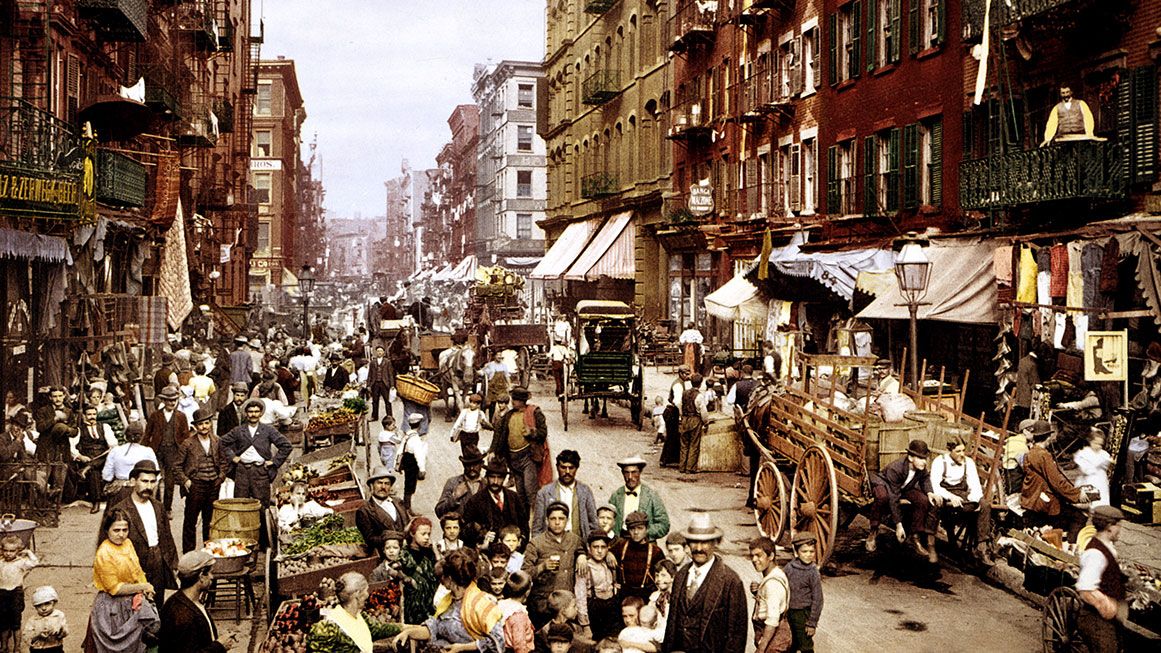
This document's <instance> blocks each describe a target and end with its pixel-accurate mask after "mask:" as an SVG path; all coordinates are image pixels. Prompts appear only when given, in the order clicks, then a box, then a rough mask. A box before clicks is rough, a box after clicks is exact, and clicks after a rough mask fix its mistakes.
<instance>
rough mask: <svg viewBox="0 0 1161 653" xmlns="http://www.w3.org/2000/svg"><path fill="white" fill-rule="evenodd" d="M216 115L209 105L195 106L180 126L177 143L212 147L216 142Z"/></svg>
mask: <svg viewBox="0 0 1161 653" xmlns="http://www.w3.org/2000/svg"><path fill="white" fill-rule="evenodd" d="M218 134H219V128H218V117H217V116H216V115H214V112H213V111H211V110H210V109H209V107H205V106H202V107H200V108H199V107H195V108H193V109H191V110H190V112H189V118H188V119H187V120H186V121H185V123H184V124H183V125H182V126H181V129H180V130H179V131H178V135H177V144H178V145H185V146H189V147H214V146H215V145H217V144H218Z"/></svg>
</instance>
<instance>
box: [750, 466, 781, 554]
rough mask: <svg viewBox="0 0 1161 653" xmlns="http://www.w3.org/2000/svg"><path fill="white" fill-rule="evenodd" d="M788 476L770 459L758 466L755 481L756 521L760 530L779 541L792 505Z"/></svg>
mask: <svg viewBox="0 0 1161 653" xmlns="http://www.w3.org/2000/svg"><path fill="white" fill-rule="evenodd" d="M786 485H787V483H786V477H785V476H783V475H782V472H781V471H779V469H778V467H777V466H776V465H775V464H774V463H773V462H772V461H770V460H763V461H762V464H761V465H759V466H758V474H757V477H756V479H755V481H754V521H756V522H757V523H758V532H760V533H761V534H762V535H764V536H766V537H768V538H770V539H772V540H774V541H775V542H777V541H778V540H779V539H780V538H781V537H782V532H783V531H784V530H785V529H786V522H787V519H786V515H787V510H788V509H789V507H790V497H789V496H788V495H787V487H786Z"/></svg>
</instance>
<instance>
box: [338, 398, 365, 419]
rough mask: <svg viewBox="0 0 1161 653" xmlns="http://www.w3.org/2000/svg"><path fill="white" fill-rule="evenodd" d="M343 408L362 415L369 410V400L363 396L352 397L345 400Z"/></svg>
mask: <svg viewBox="0 0 1161 653" xmlns="http://www.w3.org/2000/svg"><path fill="white" fill-rule="evenodd" d="M343 408H346V409H347V410H350V411H353V412H356V413H358V414H360V415H362V414H364V413H366V412H367V400H366V399H363V398H362V397H351V398H349V399H344V400H343Z"/></svg>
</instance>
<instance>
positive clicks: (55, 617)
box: [24, 585, 69, 653]
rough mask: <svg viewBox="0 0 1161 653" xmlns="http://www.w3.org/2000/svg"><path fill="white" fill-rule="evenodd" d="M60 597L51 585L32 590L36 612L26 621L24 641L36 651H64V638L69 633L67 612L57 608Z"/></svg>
mask: <svg viewBox="0 0 1161 653" xmlns="http://www.w3.org/2000/svg"><path fill="white" fill-rule="evenodd" d="M58 601H60V597H59V596H57V593H56V589H55V588H53V586H51V585H45V586H43V587H38V588H36V590H35V591H33V592H32V607H34V608H36V614H34V615H32V616H31V617H29V618H28V621H26V622H25V623H24V641H25V642H27V643H28V648H29V650H30V651H35V652H36V653H64V638H65V637H68V635H69V627H68V622H67V620H66V619H65V614H64V613H63V612H61V611H60V610H58V609H57V608H56V604H57V602H58Z"/></svg>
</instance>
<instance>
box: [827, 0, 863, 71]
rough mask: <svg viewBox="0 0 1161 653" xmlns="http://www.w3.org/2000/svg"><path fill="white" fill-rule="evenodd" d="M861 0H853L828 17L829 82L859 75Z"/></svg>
mask: <svg viewBox="0 0 1161 653" xmlns="http://www.w3.org/2000/svg"><path fill="white" fill-rule="evenodd" d="M862 10H863V2H862V0H853V1H852V2H850V3H848V4H846V5H844V6H842V7H840V8H839V10H838V11H836V12H835V13H834V14H832V15H831V17H830V83H831V84H838V83H840V82H844V81H846V80H848V79H853V78H855V77H858V76H859V64H860V57H859V55H860V52H859V48H860V43H861V42H862V27H861V24H860V23H861V22H862V21H861V19H862Z"/></svg>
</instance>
